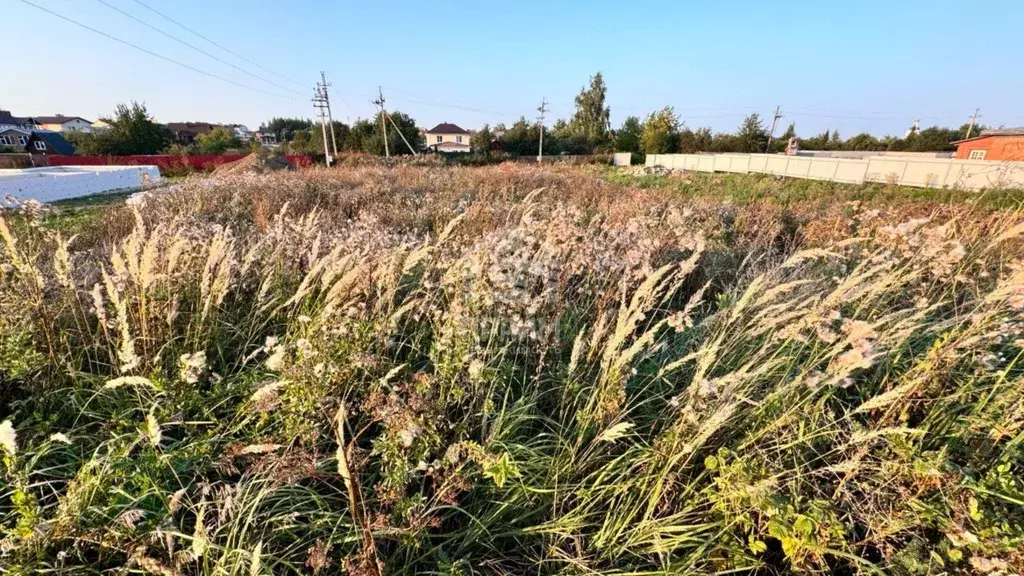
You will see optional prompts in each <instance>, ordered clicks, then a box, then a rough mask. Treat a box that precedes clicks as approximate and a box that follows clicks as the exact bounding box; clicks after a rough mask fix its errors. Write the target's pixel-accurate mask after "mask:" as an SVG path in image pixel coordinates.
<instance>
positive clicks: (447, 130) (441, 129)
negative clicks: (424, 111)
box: [427, 122, 469, 134]
mask: <svg viewBox="0 0 1024 576" xmlns="http://www.w3.org/2000/svg"><path fill="white" fill-rule="evenodd" d="M427 134H469V130H466V129H464V128H460V127H458V126H456V125H455V124H449V123H448V122H441V123H440V124H438V125H437V126H434V127H433V128H431V129H430V130H427Z"/></svg>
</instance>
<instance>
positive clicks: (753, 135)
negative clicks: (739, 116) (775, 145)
mask: <svg viewBox="0 0 1024 576" xmlns="http://www.w3.org/2000/svg"><path fill="white" fill-rule="evenodd" d="M736 136H737V139H738V145H739V148H740V149H739V150H737V152H749V153H758V152H764V151H765V148H766V147H767V146H768V130H767V129H765V127H764V123H763V122H761V117H760V116H759V115H758V114H757V112H754V113H752V114H751V115H750V116H747V117H746V118H744V119H743V123H742V124H740V128H739V130H738V131H737V133H736Z"/></svg>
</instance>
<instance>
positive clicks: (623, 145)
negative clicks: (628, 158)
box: [615, 116, 644, 152]
mask: <svg viewBox="0 0 1024 576" xmlns="http://www.w3.org/2000/svg"><path fill="white" fill-rule="evenodd" d="M643 133H644V126H643V124H642V123H641V122H640V119H639V118H637V117H636V116H630V117H628V118H626V119H625V120H624V121H623V122H622V127H621V128H619V131H618V133H617V134H616V135H615V151H616V152H639V151H640V138H641V137H642V136H643Z"/></svg>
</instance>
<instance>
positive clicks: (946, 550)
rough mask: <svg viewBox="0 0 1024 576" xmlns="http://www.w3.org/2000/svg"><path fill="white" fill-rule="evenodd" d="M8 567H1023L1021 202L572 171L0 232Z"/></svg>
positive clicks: (259, 192)
mask: <svg viewBox="0 0 1024 576" xmlns="http://www.w3.org/2000/svg"><path fill="white" fill-rule="evenodd" d="M0 218H2V219H0V400H2V402H3V404H2V406H3V408H2V409H3V410H4V414H2V415H0V419H2V424H0V454H2V457H3V462H2V467H0V472H2V474H0V564H2V566H3V570H4V571H5V572H6V573H12V574H36V573H56V574H98V573H106V572H110V571H125V570H127V571H130V572H135V573H149V574H285V573H307V574H308V573H320V574H327V573H338V572H341V573H348V574H359V575H363V574H371V575H378V574H452V575H454V574H467V575H468V574H527V573H529V574H552V575H554V574H559V575H562V574H566V575H568V574H632V575H639V574H652V575H653V574H706V573H726V572H739V573H808V572H821V573H825V572H828V573H841V574H842V573H878V572H885V573H896V574H938V573H943V572H948V573H988V574H1010V573H1019V572H1021V571H1022V570H1024V555H1022V554H1021V552H1020V550H1021V549H1024V482H1022V480H1021V470H1022V465H1024V454H1022V448H1021V444H1022V441H1024V409H1022V406H1024V381H1022V377H1024V370H1022V365H1021V362H1022V358H1021V355H1022V349H1024V334H1022V332H1024V260H1022V259H1021V254H1022V253H1024V250H1022V249H1024V215H1022V213H1021V211H1020V210H1019V209H1009V210H1003V211H994V212H990V211H987V210H982V209H981V208H979V207H978V206H977V205H976V204H970V203H957V204H951V203H945V204H943V203H932V202H927V201H921V202H907V203H903V204H900V205H898V206H892V205H889V204H880V205H878V206H876V205H873V204H872V203H871V202H870V201H866V202H861V203H844V202H834V203H831V204H829V203H823V202H820V201H818V200H815V201H814V202H811V203H805V204H801V203H800V202H795V203H791V204H789V205H788V206H785V207H780V206H779V205H778V204H776V203H772V202H770V201H763V202H762V201H759V200H756V199H755V200H753V201H751V202H749V203H747V204H745V205H743V206H742V207H739V206H736V205H733V204H728V203H726V204H723V203H719V202H715V201H714V200H711V199H707V198H692V197H691V198H687V197H686V196H681V195H679V194H678V193H676V192H675V191H672V190H663V189H658V188H651V189H646V190H639V189H632V188H630V187H628V186H625V185H621V184H615V183H609V182H607V181H605V180H604V179H602V178H599V177H598V176H596V175H594V174H587V173H584V172H582V171H581V170H579V169H557V168H556V169H549V170H540V169H537V168H533V167H527V166H513V165H502V166H498V167H489V168H479V169H476V168H474V169H468V168H466V169H453V168H447V169H445V168H431V167H411V166H408V167H397V168H379V167H363V168H354V169H346V170H345V171H327V170H315V169H314V170H309V171H303V172H299V173H292V174H275V175H262V176H232V177H228V178H218V179H206V180H189V181H187V182H186V183H185V184H184V185H183V186H182V187H181V188H180V189H178V190H175V191H172V192H167V193H163V194H158V195H156V196H153V197H151V198H149V199H148V200H147V201H146V202H145V203H144V204H143V205H141V206H137V207H134V208H131V207H117V208H111V209H109V210H108V211H106V212H104V214H103V216H102V217H99V218H96V219H94V220H93V222H94V223H95V224H94V226H93V227H91V228H90V229H89V230H86V231H81V234H80V235H78V236H75V237H71V238H68V237H65V236H64V235H63V234H62V231H61V230H60V229H59V227H54V226H52V225H48V224H47V222H50V223H52V217H51V218H50V219H44V218H42V216H40V215H38V214H34V213H32V214H11V213H9V214H6V215H4V216H2V217H0Z"/></svg>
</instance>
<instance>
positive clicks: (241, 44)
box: [0, 0, 1024, 137]
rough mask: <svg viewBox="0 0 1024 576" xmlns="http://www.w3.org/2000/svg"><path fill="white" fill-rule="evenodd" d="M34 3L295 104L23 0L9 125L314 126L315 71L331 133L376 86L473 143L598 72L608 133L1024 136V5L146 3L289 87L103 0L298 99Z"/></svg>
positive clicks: (103, 9) (174, 49)
mask: <svg viewBox="0 0 1024 576" xmlns="http://www.w3.org/2000/svg"><path fill="white" fill-rule="evenodd" d="M32 1H33V2H35V3H37V4H40V5H42V6H44V7H46V8H48V9H50V10H52V11H54V12H57V13H60V14H62V15H64V16H66V17H68V18H71V19H74V20H77V21H79V22H82V23H85V24H88V25H90V26H92V27H95V28H97V29H100V30H103V31H104V32H107V33H109V34H111V35H113V36H116V37H118V38H121V39H123V40H126V41H129V42H132V43H134V44H136V45H139V46H142V47H144V48H146V49H148V50H151V51H153V52H156V53H158V54H161V55H164V56H167V57H169V58H172V59H175V60H178V61H181V62H183V63H186V64H188V65H190V66H193V67H195V68H199V69H201V70H205V71H207V72H210V73H212V74H216V75H219V76H223V77H225V78H228V79H230V80H233V81H235V82H240V83H243V84H247V85H249V86H252V87H254V88H259V89H262V90H266V91H270V92H275V93H280V94H282V95H284V96H286V97H277V96H271V95H267V94H263V93H258V92H254V91H251V90H247V89H245V88H241V87H238V86H235V85H232V84H228V83H225V82H222V81H220V80H216V79H213V78H209V77H207V76H204V75H202V74H199V73H197V72H194V71H191V70H187V69H184V68H181V67H178V66H176V65H174V64H171V63H168V62H166V61H163V60H160V59H158V58H156V57H154V56H151V55H148V54H145V53H142V52H139V51H136V50H134V49H132V48H129V47H127V46H124V45H121V44H119V43H117V42H115V41H112V40H110V39H108V38H105V37H103V36H100V35H98V34H95V33H93V32H90V31H87V30H83V29H81V28H78V27H76V26H75V25H73V24H70V23H68V22H65V21H63V20H60V19H59V18H56V17H54V16H52V15H50V14H47V13H44V12H42V11H40V10H38V9H36V8H33V7H32V6H29V5H28V4H25V3H24V2H22V1H21V0H0V14H3V16H4V20H5V21H6V22H7V23H8V26H7V27H6V28H8V30H20V31H30V32H31V34H29V33H26V34H24V42H19V43H18V44H17V48H15V47H13V46H10V45H9V46H8V47H7V48H5V49H4V50H3V56H2V57H0V108H4V109H9V110H11V111H12V112H13V113H14V114H16V115H44V114H53V113H57V112H60V113H63V114H68V115H79V116H84V117H87V118H90V119H93V118H94V117H96V116H99V115H100V114H108V113H109V112H110V111H111V110H113V108H114V106H115V105H116V104H117V103H119V102H125V101H128V100H140V101H144V102H146V104H147V106H148V107H149V109H150V112H151V113H153V114H154V115H155V116H156V117H157V119H158V120H160V121H164V122H168V121H183V120H194V121H210V122H239V123H244V124H247V125H249V126H250V127H251V128H256V127H257V126H258V125H259V123H260V122H261V121H264V120H266V119H268V118H270V117H272V116H304V117H308V116H311V115H312V114H313V110H312V107H311V104H310V102H309V98H310V95H311V92H312V86H313V84H314V83H315V82H316V80H317V79H318V76H319V71H320V70H324V71H326V72H327V75H328V79H329V80H330V81H331V82H332V83H333V84H334V88H335V90H334V92H333V93H332V98H333V104H334V106H333V110H334V115H335V118H336V119H341V120H343V121H344V120H346V119H348V120H355V119H356V118H357V117H366V116H369V115H371V114H372V112H373V110H372V105H371V104H370V103H369V100H370V98H371V97H373V96H375V94H376V87H377V85H382V86H383V87H384V94H385V97H386V98H387V99H388V106H389V108H391V109H400V110H402V111H404V112H407V113H409V114H410V115H411V116H413V118H415V119H416V121H417V123H419V124H420V125H427V126H431V125H433V124H436V123H438V122H442V121H448V122H454V123H457V124H460V125H462V126H463V127H466V128H477V127H479V126H480V125H482V124H484V123H485V122H486V123H490V124H492V125H493V124H495V123H498V122H505V123H511V122H513V121H514V120H515V119H517V118H518V117H519V116H520V115H526V116H527V117H528V118H533V117H535V116H536V115H537V112H536V108H537V106H538V105H539V103H540V99H541V98H542V97H546V98H547V100H548V101H549V102H550V108H551V110H552V112H551V115H552V116H553V117H556V118H557V117H568V116H569V115H571V113H572V109H573V97H574V96H575V94H576V93H577V92H578V91H579V90H580V88H581V87H582V86H583V85H584V84H586V82H587V80H588V77H589V76H590V75H591V74H593V73H594V72H597V71H601V72H602V73H603V74H604V76H605V79H606V81H607V83H608V104H609V106H610V107H611V112H612V123H613V124H614V125H616V126H617V125H618V124H620V123H621V121H622V120H623V119H624V118H625V117H626V116H627V115H638V116H641V117H643V116H644V115H645V114H646V113H647V112H649V111H650V110H652V109H655V108H659V107H661V106H665V105H672V106H674V107H675V109H676V111H677V113H678V114H679V115H680V117H681V118H682V119H683V120H684V121H685V122H686V124H687V125H688V126H691V127H700V126H711V127H712V128H714V129H715V130H732V129H734V128H735V127H736V126H737V125H738V124H739V123H740V120H742V118H743V117H744V116H745V115H746V114H748V113H750V112H755V111H756V112H758V113H760V114H761V116H762V117H770V116H771V113H772V111H773V110H774V108H775V106H776V105H781V106H782V112H783V114H784V116H785V118H783V119H782V121H781V122H782V123H783V125H784V124H786V123H788V122H791V121H792V122H796V125H797V131H798V133H799V134H801V135H805V136H809V135H811V134H813V133H819V132H821V131H822V130H824V129H826V128H831V129H838V130H839V131H840V132H841V134H842V135H843V136H844V137H845V136H852V135H854V134H856V133H858V132H863V131H868V132H872V133H874V134H876V135H883V134H902V132H903V131H904V130H905V129H906V128H907V127H908V126H909V125H910V123H911V122H912V121H913V119H914V118H915V117H918V116H919V117H920V118H921V123H922V125H924V126H929V125H932V124H939V125H950V126H953V125H960V124H962V123H964V122H966V121H967V120H968V118H969V116H970V114H971V112H972V111H973V110H974V108H976V107H980V108H981V109H982V119H981V121H982V122H983V123H986V124H989V125H1000V124H1004V125H1007V126H1017V125H1024V59H1022V58H1021V57H1022V56H1024V48H1022V47H1021V44H1020V40H1019V27H1020V23H1021V22H1022V21H1024V2H1022V1H1021V0H989V1H987V2H972V1H969V0H959V1H948V0H928V1H924V0H920V1H919V0H887V1H880V0H859V1H847V2H840V1H830V0H824V1H823V0H818V1H815V2H810V1H804V0H789V1H787V2H764V1H761V0H742V1H741V0H734V1H730V2H696V1H683V0H666V1H646V2H643V1H637V2H622V1H618V2H610V1H609V2H605V1H597V0H595V1H586V2H584V1H582V0H579V1H576V2H566V1H563V2H551V1H548V2H541V1H532V0H520V1H517V2H492V1H479V0H477V1H473V2H470V1H445V0H434V1H430V2H425V1H422V0H419V1H391V2H350V1H345V2H328V1H313V0H288V1H283V0H247V1H245V2H243V1H240V0H231V1H228V0H173V1H171V0H142V1H143V2H145V3H146V4H148V5H149V6H152V7H153V8H156V9H157V10H159V11H161V12H163V13H165V14H167V15H169V16H171V17H173V18H174V19H175V20H177V21H179V22H181V23H183V24H185V25H187V26H188V27H190V28H192V29H193V30H195V31H197V32H199V33H201V34H203V35H205V36H207V37H208V38H210V39H212V40H215V41H216V42H217V43H219V44H221V45H223V46H225V47H227V48H229V49H231V50H232V51H234V52H236V53H238V54H241V55H243V56H245V57H246V58H247V59H249V60H251V61H253V62H256V63H258V64H259V65H260V66H263V67H264V68H266V69H268V70H271V71H273V72H275V73H277V74H280V75H282V76H285V77H288V78H290V79H292V80H295V81H297V82H298V83H299V84H293V83H291V82H289V81H287V80H283V79H282V78H280V77H278V76H275V75H271V74H270V73H268V72H266V71H264V70H261V69H260V68H256V67H254V66H252V65H251V64H249V63H247V62H245V61H243V60H239V59H237V58H235V57H234V56H232V55H230V54H228V53H226V52H223V51H221V50H220V49H219V48H217V47H215V46H212V45H210V44H208V43H206V42H205V41H204V40H202V39H199V38H197V37H195V36H193V35H191V34H190V33H189V32H187V31H185V30H182V29H180V28H177V27H175V26H174V25H173V24H171V23H170V22H167V21H166V20H163V19H161V18H160V17H159V16H157V15H155V14H153V13H152V12H150V11H148V10H146V8H145V7H143V6H142V5H140V4H139V3H137V2H136V0H104V2H106V3H108V4H110V5H113V6H116V7H117V8H120V9H121V10H123V11H124V12H127V13H130V14H132V15H134V16H136V17H137V18H140V19H142V20H144V21H146V22H148V23H150V24H153V25H155V26H157V27H159V28H161V29H162V30H165V31H166V32H168V33H170V34H173V35H174V36H177V37H179V38H181V39H183V40H185V41H187V42H189V43H192V44H194V45H195V46H198V47H200V48H203V49H204V50H207V51H208V52H210V53H212V54H215V55H216V56H218V57H220V58H222V59H224V60H227V61H229V62H232V63H233V64H235V65H236V66H238V67H239V68H242V69H244V70H248V71H250V72H251V73H253V74H256V75H258V76H262V77H264V78H267V79H270V80H273V81H275V82H276V83H278V84H280V85H282V86H284V87H286V88H289V89H290V90H294V92H293V91H286V90H284V89H282V88H281V87H279V86H274V85H272V84H269V83H266V82H263V81H261V80H259V79H256V78H253V77H251V76H248V75H246V74H243V73H242V72H239V71H238V70H236V69H233V68H232V67H230V66H228V65H225V64H223V63H221V62H218V61H216V60H214V59H211V58H209V57H208V56H206V55H203V54H200V53H198V52H195V51H193V50H191V49H189V48H187V47H185V46H182V45H180V44H178V43H176V42H174V41H173V40H171V39H168V38H166V37H164V36H161V35H160V34H158V33H157V32H154V31H153V30H151V29H148V28H146V27H144V26H142V25H141V24H138V23H137V22H135V21H133V20H131V19H129V18H128V17H126V16H124V15H122V14H120V13H118V12H116V11H115V10H112V9H111V8H110V7H108V6H105V5H103V4H102V3H100V2H99V1H98V0H32ZM12 24H13V26H12ZM40 31H45V33H44V34H38V32H40ZM16 36H20V34H16ZM8 38H9V39H10V38H11V37H10V36H8ZM29 47H31V49H29Z"/></svg>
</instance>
